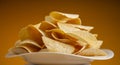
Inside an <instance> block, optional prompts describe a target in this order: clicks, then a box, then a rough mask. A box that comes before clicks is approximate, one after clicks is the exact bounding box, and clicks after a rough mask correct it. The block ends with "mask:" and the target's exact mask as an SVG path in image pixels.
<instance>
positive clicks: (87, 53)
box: [79, 48, 106, 56]
mask: <svg viewBox="0 0 120 65" xmlns="http://www.w3.org/2000/svg"><path fill="white" fill-rule="evenodd" d="M79 54H80V55H83V56H105V55H106V53H105V52H104V51H103V50H100V49H94V48H88V49H84V50H83V51H81V52H80V53H79Z"/></svg>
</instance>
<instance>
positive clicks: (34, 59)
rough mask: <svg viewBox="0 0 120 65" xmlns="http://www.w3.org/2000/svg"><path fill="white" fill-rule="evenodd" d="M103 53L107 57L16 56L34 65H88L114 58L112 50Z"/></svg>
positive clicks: (71, 55)
mask: <svg viewBox="0 0 120 65" xmlns="http://www.w3.org/2000/svg"><path fill="white" fill-rule="evenodd" d="M103 51H105V52H106V53H107V56H89V57H88V56H80V55H74V54H65V53H58V52H34V53H26V54H21V55H14V56H21V57H23V58H24V59H25V60H26V61H28V62H30V63H33V64H86V63H90V62H91V61H93V60H107V59H110V58H112V57H113V56H114V53H113V52H112V51H111V50H108V49H103ZM14 56H10V54H8V55H7V57H14Z"/></svg>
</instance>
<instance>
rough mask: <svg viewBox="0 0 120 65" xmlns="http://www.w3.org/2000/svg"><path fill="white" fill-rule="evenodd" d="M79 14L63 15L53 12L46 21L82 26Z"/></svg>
mask: <svg viewBox="0 0 120 65" xmlns="http://www.w3.org/2000/svg"><path fill="white" fill-rule="evenodd" d="M78 17H79V15H78V14H67V13H61V12H57V11H53V12H51V13H50V16H49V17H46V20H49V21H53V20H54V22H62V23H71V24H81V20H80V18H78Z"/></svg>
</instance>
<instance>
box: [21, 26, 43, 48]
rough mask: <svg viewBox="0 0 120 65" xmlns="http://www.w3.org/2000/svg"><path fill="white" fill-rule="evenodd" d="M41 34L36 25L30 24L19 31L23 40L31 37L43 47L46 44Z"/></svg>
mask: <svg viewBox="0 0 120 65" xmlns="http://www.w3.org/2000/svg"><path fill="white" fill-rule="evenodd" d="M41 36H42V33H41V32H40V31H39V30H38V29H37V28H35V27H34V25H28V26H26V27H25V28H23V29H21V31H20V32H19V37H20V39H21V40H22V41H23V40H26V39H30V40H33V41H35V42H36V43H38V44H39V45H40V46H41V47H42V46H43V45H44V44H43V42H42V38H41Z"/></svg>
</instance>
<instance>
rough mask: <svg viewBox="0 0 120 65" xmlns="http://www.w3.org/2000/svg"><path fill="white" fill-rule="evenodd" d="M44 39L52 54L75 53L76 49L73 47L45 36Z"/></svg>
mask: <svg viewBox="0 0 120 65" xmlns="http://www.w3.org/2000/svg"><path fill="white" fill-rule="evenodd" d="M42 39H43V42H44V43H45V46H46V47H47V49H48V50H49V51H50V52H60V53H73V52H74V51H75V48H74V47H73V46H71V45H68V44H65V43H62V42H59V41H56V40H53V39H51V38H48V37H45V36H43V37H42Z"/></svg>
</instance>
